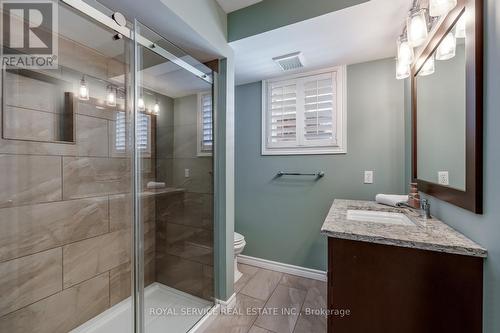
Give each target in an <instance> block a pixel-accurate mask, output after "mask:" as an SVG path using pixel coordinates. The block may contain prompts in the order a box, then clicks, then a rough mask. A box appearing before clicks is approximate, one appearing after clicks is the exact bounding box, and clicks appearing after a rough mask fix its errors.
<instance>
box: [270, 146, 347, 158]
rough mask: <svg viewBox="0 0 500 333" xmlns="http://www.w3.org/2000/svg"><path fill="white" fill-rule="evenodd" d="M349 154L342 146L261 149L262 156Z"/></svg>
mask: <svg viewBox="0 0 500 333" xmlns="http://www.w3.org/2000/svg"><path fill="white" fill-rule="evenodd" d="M342 154H347V149H345V148H342V147H328V148H327V147H322V148H307V149H297V148H290V149H286V148H264V149H262V151H261V155H262V156H279V155H283V156H286V155H342Z"/></svg>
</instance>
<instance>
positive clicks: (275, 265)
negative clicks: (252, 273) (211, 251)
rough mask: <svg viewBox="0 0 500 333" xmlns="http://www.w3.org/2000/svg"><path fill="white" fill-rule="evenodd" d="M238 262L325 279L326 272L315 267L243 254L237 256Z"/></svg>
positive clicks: (319, 279)
mask: <svg viewBox="0 0 500 333" xmlns="http://www.w3.org/2000/svg"><path fill="white" fill-rule="evenodd" d="M238 262H239V263H241V264H246V265H250V266H256V267H260V268H265V269H270V270H272V271H276V272H281V273H287V274H290V275H296V276H300V277H304V278H308V279H314V280H318V281H326V280H327V275H326V272H325V271H320V270H317V269H312V268H306V267H300V266H295V265H290V264H284V263H281V262H277V261H272V260H267V259H261V258H255V257H250V256H245V255H242V254H240V255H239V256H238Z"/></svg>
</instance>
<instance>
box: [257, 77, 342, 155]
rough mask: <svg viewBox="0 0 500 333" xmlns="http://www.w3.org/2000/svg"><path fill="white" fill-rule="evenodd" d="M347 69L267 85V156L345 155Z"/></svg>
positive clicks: (267, 83) (265, 141) (263, 150)
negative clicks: (345, 81) (344, 97)
mask: <svg viewBox="0 0 500 333" xmlns="http://www.w3.org/2000/svg"><path fill="white" fill-rule="evenodd" d="M344 72H345V67H335V68H333V69H330V70H329V71H322V72H319V71H317V72H316V73H314V74H311V75H308V74H307V73H304V74H299V75H295V76H293V77H291V78H290V79H281V80H271V81H267V82H264V84H263V96H264V98H265V101H264V102H263V117H262V119H263V138H262V140H263V141H262V147H263V149H262V152H263V154H265V155H266V154H277V155H281V154H315V153H318V154H330V153H344V152H345V138H346V133H345V131H346V130H345V129H346V125H345V110H344V106H343V103H342V102H343V98H342V96H343V93H344V87H343V85H344V77H345V74H344Z"/></svg>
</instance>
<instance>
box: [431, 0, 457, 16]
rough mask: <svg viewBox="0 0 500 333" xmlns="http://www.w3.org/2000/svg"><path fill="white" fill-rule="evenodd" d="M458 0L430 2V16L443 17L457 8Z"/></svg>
mask: <svg viewBox="0 0 500 333" xmlns="http://www.w3.org/2000/svg"><path fill="white" fill-rule="evenodd" d="M456 5H457V0H430V1H429V15H430V16H443V15H446V14H447V13H448V12H449V11H450V10H452V9H453V8H455V6H456Z"/></svg>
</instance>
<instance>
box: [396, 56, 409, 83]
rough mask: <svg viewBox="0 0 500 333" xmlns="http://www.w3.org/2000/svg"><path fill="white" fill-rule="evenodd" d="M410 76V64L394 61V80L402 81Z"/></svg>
mask: <svg viewBox="0 0 500 333" xmlns="http://www.w3.org/2000/svg"><path fill="white" fill-rule="evenodd" d="M409 76H410V64H407V63H404V62H401V61H400V60H399V59H397V60H396V79H398V80H402V79H406V78H407V77H409Z"/></svg>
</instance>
